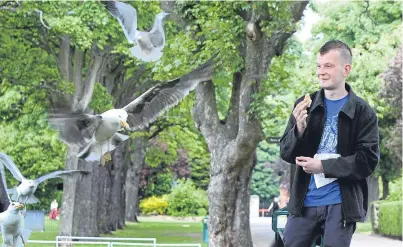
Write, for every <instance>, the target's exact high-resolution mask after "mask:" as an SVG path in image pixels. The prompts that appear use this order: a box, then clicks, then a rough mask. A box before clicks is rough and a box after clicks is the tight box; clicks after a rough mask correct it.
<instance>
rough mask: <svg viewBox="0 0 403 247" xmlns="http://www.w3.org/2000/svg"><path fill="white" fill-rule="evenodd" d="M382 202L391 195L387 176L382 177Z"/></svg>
mask: <svg viewBox="0 0 403 247" xmlns="http://www.w3.org/2000/svg"><path fill="white" fill-rule="evenodd" d="M382 191H383V192H382V200H386V197H388V195H389V180H388V179H387V178H386V176H382Z"/></svg>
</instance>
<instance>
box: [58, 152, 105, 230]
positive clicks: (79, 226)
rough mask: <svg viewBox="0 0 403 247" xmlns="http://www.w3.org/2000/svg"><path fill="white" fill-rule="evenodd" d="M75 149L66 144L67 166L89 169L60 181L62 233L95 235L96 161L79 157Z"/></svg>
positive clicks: (68, 167) (69, 167)
mask: <svg viewBox="0 0 403 247" xmlns="http://www.w3.org/2000/svg"><path fill="white" fill-rule="evenodd" d="M77 152H78V149H77V148H76V147H69V148H68V151H67V160H66V169H79V170H84V171H88V172H89V174H87V175H83V176H68V177H67V178H66V180H65V182H64V184H63V200H62V212H61V224H60V232H59V235H61V236H98V235H99V234H98V227H97V222H96V219H97V217H96V216H97V205H96V204H97V198H98V183H97V182H98V179H99V176H98V175H99V169H98V166H97V165H94V164H91V163H87V162H84V161H82V160H78V158H77Z"/></svg>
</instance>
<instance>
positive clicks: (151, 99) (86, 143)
mask: <svg viewBox="0 0 403 247" xmlns="http://www.w3.org/2000/svg"><path fill="white" fill-rule="evenodd" d="M216 56H217V54H215V55H214V56H213V57H211V58H210V59H209V61H207V62H206V63H205V64H203V65H201V66H199V67H198V68H196V69H195V70H193V71H191V72H189V73H188V74H186V75H184V76H182V77H180V78H177V79H174V80H171V81H168V82H166V83H159V84H157V85H156V86H154V87H152V88H150V89H149V90H147V91H146V92H145V93H143V94H142V95H140V96H139V97H138V98H136V99H135V100H133V101H132V102H130V103H129V104H128V105H126V106H124V107H123V108H121V109H111V110H108V111H106V112H104V113H102V114H99V115H91V114H84V113H79V112H77V113H66V112H64V113H63V112H60V111H59V109H53V112H51V113H49V123H50V124H51V125H52V126H53V127H54V128H55V129H57V130H58V131H59V135H60V139H61V140H62V141H63V142H65V143H66V144H68V145H76V146H77V145H78V146H79V147H80V148H81V151H80V152H79V154H78V157H79V158H83V159H85V160H87V161H100V160H101V157H102V156H104V154H106V153H108V152H110V151H112V150H114V149H115V148H116V147H117V146H118V145H119V144H120V143H122V142H124V141H125V140H127V139H128V138H129V136H127V135H124V134H121V133H118V131H119V130H120V129H121V128H122V127H124V128H126V129H128V130H130V131H136V130H141V129H144V128H146V127H148V126H149V124H150V123H152V122H154V121H155V120H156V119H157V117H158V116H160V115H161V114H163V113H164V112H165V111H167V110H168V109H170V108H172V107H173V106H175V105H176V104H178V103H179V101H181V100H182V99H183V98H184V97H185V96H186V95H188V94H189V92H190V91H193V90H194V89H195V88H196V86H197V85H198V84H199V83H200V82H203V81H208V80H211V78H212V73H213V61H214V58H215V57H216Z"/></svg>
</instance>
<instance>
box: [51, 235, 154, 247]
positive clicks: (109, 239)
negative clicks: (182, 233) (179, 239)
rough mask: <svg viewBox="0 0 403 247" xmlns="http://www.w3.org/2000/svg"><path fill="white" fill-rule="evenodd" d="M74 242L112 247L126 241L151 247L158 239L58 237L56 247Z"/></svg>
mask: <svg viewBox="0 0 403 247" xmlns="http://www.w3.org/2000/svg"><path fill="white" fill-rule="evenodd" d="M73 240H84V241H91V242H95V243H96V242H98V241H102V243H104V242H105V243H108V245H107V246H108V247H111V246H112V242H114V243H120V242H117V241H125V242H129V241H130V242H131V243H136V242H137V244H139V245H140V246H141V245H144V244H147V243H148V244H151V245H149V246H155V245H156V244H157V239H156V238H107V237H78V236H57V237H56V247H59V243H60V242H62V241H70V242H71V241H73ZM75 243H81V241H75Z"/></svg>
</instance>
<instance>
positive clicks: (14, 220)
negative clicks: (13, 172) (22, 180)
mask: <svg viewBox="0 0 403 247" xmlns="http://www.w3.org/2000/svg"><path fill="white" fill-rule="evenodd" d="M0 173H1V183H2V185H3V186H2V189H3V191H2V193H4V194H6V195H7V199H8V208H7V210H5V211H4V212H1V213H0V229H1V234H2V240H3V245H2V246H3V247H4V246H5V247H8V246H14V247H21V246H25V243H26V242H27V241H28V239H29V236H30V235H31V231H30V230H27V229H23V228H21V220H22V216H21V214H20V212H21V211H22V210H23V209H24V204H22V203H19V202H13V201H11V199H10V197H9V196H8V193H7V192H6V191H7V182H6V177H5V175H4V166H3V163H2V162H0ZM20 239H21V241H20Z"/></svg>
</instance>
